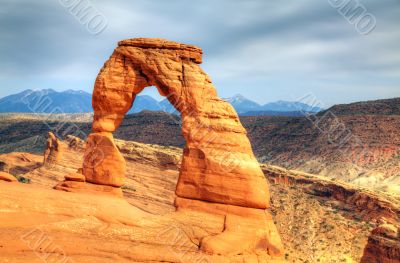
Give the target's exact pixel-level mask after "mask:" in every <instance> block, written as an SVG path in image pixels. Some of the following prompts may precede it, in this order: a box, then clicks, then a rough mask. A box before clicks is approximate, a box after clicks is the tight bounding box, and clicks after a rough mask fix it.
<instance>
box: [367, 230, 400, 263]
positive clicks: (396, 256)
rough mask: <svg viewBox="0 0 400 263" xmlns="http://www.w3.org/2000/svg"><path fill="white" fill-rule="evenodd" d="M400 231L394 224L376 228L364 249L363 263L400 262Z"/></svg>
mask: <svg viewBox="0 0 400 263" xmlns="http://www.w3.org/2000/svg"><path fill="white" fill-rule="evenodd" d="M399 262H400V231H399V228H398V227H397V226H395V225H392V224H382V225H380V226H379V227H377V228H375V229H374V230H373V231H372V233H371V235H370V237H369V238H368V244H367V246H366V248H365V251H364V256H363V258H362V260H361V263H399Z"/></svg>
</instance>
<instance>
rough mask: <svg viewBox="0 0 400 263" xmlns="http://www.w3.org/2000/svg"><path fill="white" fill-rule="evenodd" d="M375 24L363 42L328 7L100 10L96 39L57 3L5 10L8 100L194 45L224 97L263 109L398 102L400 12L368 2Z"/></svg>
mask: <svg viewBox="0 0 400 263" xmlns="http://www.w3.org/2000/svg"><path fill="white" fill-rule="evenodd" d="M361 3H362V4H363V5H364V6H365V7H366V8H367V10H368V11H369V12H370V13H372V14H373V15H374V16H375V17H376V19H377V26H376V28H375V30H374V31H373V32H372V33H370V34H369V35H366V36H363V35H360V34H358V33H357V31H356V30H355V28H354V26H353V25H351V24H349V23H348V22H347V21H346V20H345V19H344V18H343V17H342V16H341V15H340V14H339V13H338V12H337V10H336V9H334V8H332V7H331V6H330V5H329V2H328V1H317V0H302V1H298V0H297V1H296V0H288V1H285V2H284V3H283V2H277V1H265V0H247V1H242V0H218V1H215V0H203V1H191V2H189V1H186V0H185V1H183V0H170V1H164V0H134V1H128V0H116V1H105V0H98V1H95V0H92V4H93V5H94V6H95V7H96V8H97V9H98V10H99V11H100V12H102V13H103V14H104V16H105V17H107V19H108V27H107V28H106V30H105V31H103V32H102V33H101V34H99V35H97V36H94V35H91V34H89V32H88V31H87V30H86V28H85V27H84V26H82V25H81V24H79V22H78V21H77V20H76V19H75V18H74V17H73V16H72V15H71V14H70V13H69V12H68V10H66V9H65V8H64V7H63V6H62V5H61V4H60V3H59V2H58V1H41V2H39V1H33V0H13V1H11V0H3V1H2V2H1V3H0V10H1V11H0V14H1V15H0V40H1V41H0V57H1V59H0V69H1V71H0V87H1V88H0V96H4V95H7V94H11V93H14V92H17V91H20V90H23V89H26V88H55V89H66V88H75V89H85V90H87V91H90V90H91V89H92V85H93V81H94V78H95V77H96V75H97V72H98V70H99V69H100V67H101V66H102V64H103V63H104V61H105V60H106V59H107V58H108V56H109V55H110V54H111V52H112V50H113V48H114V47H115V45H116V42H117V41H118V40H121V39H125V38H131V37H162V38H168V39H171V40H176V41H181V42H186V43H191V44H196V45H199V46H201V47H202V48H203V49H204V51H205V63H204V66H203V67H204V68H205V70H206V71H207V72H208V73H209V74H210V75H211V76H212V78H213V80H214V82H215V84H216V86H217V88H218V91H219V93H220V95H221V96H224V97H225V96H231V95H233V94H235V93H242V94H243V95H245V96H247V97H249V98H251V99H255V100H257V101H259V102H262V103H265V102H267V101H272V100H276V99H286V100H288V99H292V98H293V97H300V96H301V95H302V94H305V93H308V92H313V93H315V94H316V96H317V97H319V98H320V99H321V100H323V101H325V103H326V104H327V105H330V104H333V103H340V102H349V101H356V100H361V99H374V98H382V97H394V96H400V89H399V88H398V87H399V84H400V55H399V54H400V52H399V51H400V50H399V49H400V47H399V45H398V43H399V41H400V32H399V31H398V29H397V28H398V25H399V22H400V2H398V1H397V0H382V1H373V0H364V1H362V2H361Z"/></svg>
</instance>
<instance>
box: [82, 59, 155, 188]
mask: <svg viewBox="0 0 400 263" xmlns="http://www.w3.org/2000/svg"><path fill="white" fill-rule="evenodd" d="M146 85H147V83H146V80H145V79H144V78H143V76H141V75H140V73H139V72H137V71H136V70H135V69H134V67H133V65H132V63H131V62H130V61H128V60H127V59H126V58H125V57H124V56H122V55H120V54H118V53H114V54H113V55H112V56H111V58H110V59H109V60H108V61H107V62H106V63H105V65H104V67H103V68H102V69H101V71H100V73H99V75H98V77H97V79H96V82H95V87H94V92H93V108H94V120H93V132H92V133H91V134H90V135H89V137H88V141H87V147H86V151H85V155H84V163H83V167H82V171H83V175H84V176H85V178H86V181H87V182H89V183H94V184H100V185H107V186H114V187H120V186H122V185H123V183H124V178H125V160H124V158H123V157H122V155H121V154H120V152H119V150H118V148H117V147H116V145H115V143H114V139H113V135H112V133H113V132H114V131H115V130H116V129H118V127H119V126H120V124H121V123H122V121H123V119H124V116H125V114H126V113H127V112H128V111H129V109H130V108H131V107H132V104H133V101H134V100H135V96H136V93H137V92H138V91H139V90H141V89H143V88H144V87H145V86H146Z"/></svg>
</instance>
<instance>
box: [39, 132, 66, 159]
mask: <svg viewBox="0 0 400 263" xmlns="http://www.w3.org/2000/svg"><path fill="white" fill-rule="evenodd" d="M61 154H62V146H61V144H60V143H59V141H58V139H57V137H56V136H55V135H54V133H52V132H49V133H48V138H47V147H46V150H45V152H44V158H43V165H46V164H47V163H57V162H58V160H60V155H61Z"/></svg>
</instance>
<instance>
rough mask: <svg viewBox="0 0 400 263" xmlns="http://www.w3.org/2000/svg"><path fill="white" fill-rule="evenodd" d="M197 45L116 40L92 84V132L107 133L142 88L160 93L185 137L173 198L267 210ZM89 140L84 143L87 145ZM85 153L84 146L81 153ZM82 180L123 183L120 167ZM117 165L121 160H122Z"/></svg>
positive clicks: (242, 136)
mask: <svg viewBox="0 0 400 263" xmlns="http://www.w3.org/2000/svg"><path fill="white" fill-rule="evenodd" d="M201 57H202V51H201V49H200V48H197V47H194V46H189V45H183V44H179V43H175V42H170V41H166V40H160V39H130V40H125V41H121V42H119V46H118V47H117V48H116V49H115V51H114V53H113V55H112V56H111V58H110V59H109V60H108V61H107V62H106V63H105V65H104V67H103V68H102V70H101V71H100V74H99V76H98V77H97V79H96V84H95V88H94V93H93V107H94V110H95V114H94V123H93V130H94V132H96V133H99V132H100V133H107V132H108V133H112V132H114V131H115V130H116V129H117V128H118V127H119V125H120V124H121V122H122V120H123V118H124V116H125V114H126V113H127V112H128V110H129V109H130V108H131V106H132V104H133V102H134V100H135V97H136V95H137V94H138V93H140V92H141V91H142V90H143V89H144V88H145V87H148V86H156V87H157V88H158V90H159V92H160V93H161V94H162V95H164V96H166V97H167V98H168V100H169V101H170V102H171V104H173V105H174V106H175V108H177V110H178V111H179V112H180V113H181V114H182V120H183V128H182V133H183V135H184V137H185V139H186V142H187V144H186V147H185V150H184V156H183V162H182V168H181V173H180V177H179V182H178V186H177V189H176V194H177V195H178V196H179V197H182V198H189V199H197V200H205V201H209V202H215V203H221V204H230V205H239V206H245V207H253V208H262V209H264V208H267V207H268V200H269V195H268V186H267V182H266V180H265V178H264V175H263V173H262V171H261V169H260V167H259V165H258V162H257V161H256V159H255V157H254V155H253V152H252V149H251V145H250V142H249V140H248V138H247V136H246V131H245V129H244V128H243V126H242V125H241V123H240V121H239V118H238V116H237V114H236V112H235V110H234V109H233V107H232V106H231V105H230V104H229V103H227V102H225V101H223V100H221V99H220V98H218V96H217V94H216V90H215V88H214V86H213V85H212V83H211V80H210V78H209V77H208V76H207V74H205V73H204V72H203V71H202V69H201V68H200V67H199V65H198V64H199V63H201ZM93 138H94V137H90V138H89V145H91V144H92V141H93ZM89 155H90V147H89V151H88V154H87V156H89ZM101 165H103V169H107V170H109V173H108V174H107V175H106V176H104V175H100V174H99V173H100V171H99V172H88V171H89V169H85V167H86V165H84V175H85V176H86V179H87V181H88V182H94V183H98V184H104V185H114V186H118V185H119V184H113V183H110V178H113V180H115V181H118V182H121V181H122V180H123V176H124V175H123V173H122V171H121V170H115V169H114V167H112V169H109V167H108V164H103V163H102V164H101ZM121 165H123V161H122V160H121Z"/></svg>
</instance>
